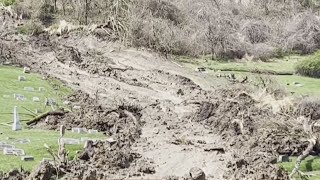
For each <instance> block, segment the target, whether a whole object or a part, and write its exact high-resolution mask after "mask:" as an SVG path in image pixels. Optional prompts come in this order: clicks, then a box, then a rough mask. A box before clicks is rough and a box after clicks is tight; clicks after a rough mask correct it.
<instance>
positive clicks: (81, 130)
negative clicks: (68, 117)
mask: <svg viewBox="0 0 320 180" xmlns="http://www.w3.org/2000/svg"><path fill="white" fill-rule="evenodd" d="M71 131H72V132H73V133H78V134H84V133H87V129H86V128H72V130H71Z"/></svg>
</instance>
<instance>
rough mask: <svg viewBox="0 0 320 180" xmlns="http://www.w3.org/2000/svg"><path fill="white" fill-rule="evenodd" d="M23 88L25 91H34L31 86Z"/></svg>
mask: <svg viewBox="0 0 320 180" xmlns="http://www.w3.org/2000/svg"><path fill="white" fill-rule="evenodd" d="M23 90H25V91H34V88H33V87H24V88H23Z"/></svg>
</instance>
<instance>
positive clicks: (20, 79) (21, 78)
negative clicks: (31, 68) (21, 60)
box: [18, 76, 26, 81]
mask: <svg viewBox="0 0 320 180" xmlns="http://www.w3.org/2000/svg"><path fill="white" fill-rule="evenodd" d="M18 80H19V81H26V77H25V76H18Z"/></svg>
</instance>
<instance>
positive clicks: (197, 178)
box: [189, 167, 206, 180]
mask: <svg viewBox="0 0 320 180" xmlns="http://www.w3.org/2000/svg"><path fill="white" fill-rule="evenodd" d="M189 175H190V177H191V179H193V180H205V179H206V175H205V174H204V172H203V171H202V169H200V168H198V167H193V168H191V169H190V171H189Z"/></svg>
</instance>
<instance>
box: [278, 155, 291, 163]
mask: <svg viewBox="0 0 320 180" xmlns="http://www.w3.org/2000/svg"><path fill="white" fill-rule="evenodd" d="M282 162H290V159H289V156H288V155H279V157H278V163H282Z"/></svg>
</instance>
